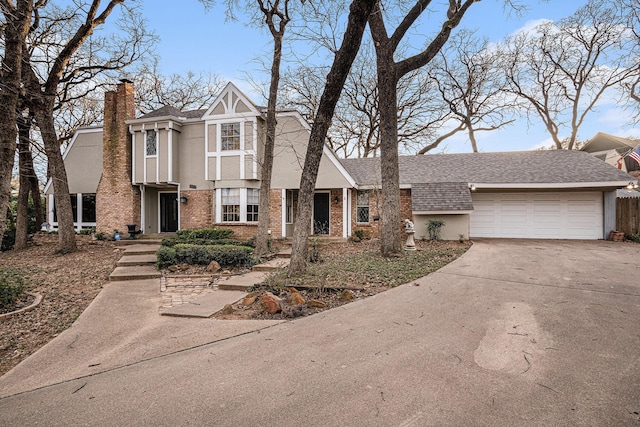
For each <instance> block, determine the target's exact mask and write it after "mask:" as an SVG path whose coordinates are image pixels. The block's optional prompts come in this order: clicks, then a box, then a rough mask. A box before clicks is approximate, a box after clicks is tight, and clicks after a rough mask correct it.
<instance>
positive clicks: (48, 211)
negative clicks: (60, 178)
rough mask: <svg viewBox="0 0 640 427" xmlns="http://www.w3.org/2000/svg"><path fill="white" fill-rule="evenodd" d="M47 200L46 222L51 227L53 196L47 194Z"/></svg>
mask: <svg viewBox="0 0 640 427" xmlns="http://www.w3.org/2000/svg"><path fill="white" fill-rule="evenodd" d="M48 198H49V203H47V218H49V220H48V221H47V222H48V223H49V224H51V226H53V203H54V196H53V194H49V197H48Z"/></svg>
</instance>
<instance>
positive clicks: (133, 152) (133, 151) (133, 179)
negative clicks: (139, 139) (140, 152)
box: [129, 125, 137, 185]
mask: <svg viewBox="0 0 640 427" xmlns="http://www.w3.org/2000/svg"><path fill="white" fill-rule="evenodd" d="M129 134H130V135H131V185H136V184H137V182H136V133H135V132H134V131H133V126H131V125H129Z"/></svg>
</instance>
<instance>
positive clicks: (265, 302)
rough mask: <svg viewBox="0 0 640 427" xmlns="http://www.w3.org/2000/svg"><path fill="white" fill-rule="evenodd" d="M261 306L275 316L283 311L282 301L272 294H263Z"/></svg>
mask: <svg viewBox="0 0 640 427" xmlns="http://www.w3.org/2000/svg"><path fill="white" fill-rule="evenodd" d="M260 304H262V309H263V310H264V311H265V312H267V313H269V314H275V313H277V312H279V311H280V310H282V300H281V299H280V298H278V297H277V296H275V295H273V294H272V293H271V292H265V293H264V294H262V296H261V297H260Z"/></svg>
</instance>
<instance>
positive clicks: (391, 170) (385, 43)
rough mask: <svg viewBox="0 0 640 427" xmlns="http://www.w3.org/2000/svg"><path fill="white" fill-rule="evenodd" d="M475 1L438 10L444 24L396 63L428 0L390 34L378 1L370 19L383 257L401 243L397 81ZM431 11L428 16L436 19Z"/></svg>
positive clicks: (435, 48)
mask: <svg viewBox="0 0 640 427" xmlns="http://www.w3.org/2000/svg"><path fill="white" fill-rule="evenodd" d="M474 2H475V0H465V1H464V2H463V1H461V0H449V2H448V7H447V8H445V10H443V11H440V13H442V14H443V15H444V16H443V23H442V25H441V28H440V30H439V31H438V32H437V33H436V34H435V35H434V36H433V37H432V38H431V41H430V42H429V43H428V44H427V46H426V48H424V49H423V50H421V51H420V52H418V53H416V54H415V55H413V56H409V57H408V58H405V59H400V60H396V52H397V51H398V47H399V46H400V44H401V43H402V41H403V39H404V38H405V36H406V35H407V33H408V32H409V30H410V29H411V27H412V26H413V24H414V23H415V22H416V21H417V20H418V18H419V17H420V16H421V15H422V14H423V12H425V11H427V10H428V6H430V4H431V1H430V0H418V1H417V2H415V4H414V5H413V6H412V7H411V8H410V9H409V10H408V11H407V13H406V14H405V15H404V16H403V17H402V18H401V19H400V21H399V24H398V26H397V28H396V29H395V30H394V31H393V32H392V33H391V34H390V35H389V33H388V31H387V27H386V24H385V13H384V11H383V8H382V5H381V2H380V1H378V2H377V3H376V8H375V10H374V12H373V13H372V14H371V16H370V18H369V28H370V29H371V36H372V38H373V42H374V46H375V49H376V70H377V76H378V90H379V98H380V163H381V171H382V200H383V204H382V217H381V220H382V221H381V222H382V224H381V253H382V255H383V256H385V257H391V256H398V255H399V254H400V251H401V243H400V239H401V236H400V227H401V221H400V171H399V166H398V120H397V113H396V108H397V105H398V102H397V100H398V81H399V80H400V78H401V77H403V76H405V75H406V74H408V73H409V72H411V71H414V70H417V69H419V68H421V67H423V66H424V65H426V64H428V63H429V62H430V61H431V60H432V59H433V58H434V57H435V56H436V54H437V53H438V52H439V51H440V49H441V48H442V46H443V45H444V44H445V43H446V41H447V39H448V38H449V36H450V34H451V31H452V30H453V28H455V27H456V26H457V25H458V24H459V23H460V20H461V19H462V17H463V16H464V14H465V13H466V12H467V10H468V9H469V7H471V5H472V4H473V3H474ZM435 13H436V12H434V11H431V14H430V16H435Z"/></svg>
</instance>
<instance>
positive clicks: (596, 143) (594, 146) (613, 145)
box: [581, 132, 640, 178]
mask: <svg viewBox="0 0 640 427" xmlns="http://www.w3.org/2000/svg"><path fill="white" fill-rule="evenodd" d="M638 145H640V141H639V140H634V139H630V138H623V137H621V136H615V135H610V134H608V133H604V132H598V133H597V134H596V135H595V136H594V137H593V138H591V139H590V140H589V141H587V143H586V144H585V145H584V147H582V148H581V151H586V152H587V153H590V154H592V155H594V156H595V157H597V158H599V159H600V160H603V161H605V162H606V163H608V164H610V165H612V166H615V167H617V168H618V169H620V170H622V171H625V172H628V173H629V174H630V175H633V176H635V177H636V178H640V165H638V163H637V162H636V161H635V160H633V159H631V158H629V157H626V156H625V155H626V154H627V153H628V152H629V151H630V150H633V149H634V148H636V147H637V146H638ZM623 156H624V158H623Z"/></svg>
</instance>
